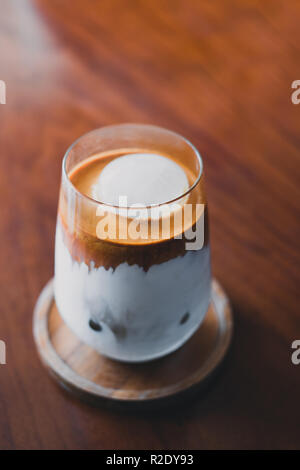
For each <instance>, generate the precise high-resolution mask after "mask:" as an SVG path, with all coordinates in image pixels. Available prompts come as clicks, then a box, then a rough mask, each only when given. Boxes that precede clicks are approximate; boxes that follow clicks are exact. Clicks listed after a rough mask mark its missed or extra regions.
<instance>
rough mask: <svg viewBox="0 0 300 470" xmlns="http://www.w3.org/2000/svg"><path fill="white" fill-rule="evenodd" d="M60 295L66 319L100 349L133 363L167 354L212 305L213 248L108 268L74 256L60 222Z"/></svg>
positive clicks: (58, 300) (57, 291) (57, 268)
mask: <svg viewBox="0 0 300 470" xmlns="http://www.w3.org/2000/svg"><path fill="white" fill-rule="evenodd" d="M55 299H56V303H57V307H58V309H59V312H60V314H61V315H62V317H63V319H64V320H65V322H66V324H67V325H68V326H69V327H70V328H71V329H72V330H73V332H74V333H75V334H76V335H77V336H78V337H79V338H80V339H81V340H82V341H84V342H85V343H87V344H89V345H90V346H92V347H93V348H94V349H96V350H97V351H99V352H100V353H102V354H104V355H106V356H108V357H111V358H114V359H118V360H121V361H128V362H142V361H147V360H151V359H155V358H157V357H160V356H164V355H165V354H167V353H169V352H171V351H174V350H176V349H177V348H179V347H180V346H181V345H182V344H183V343H185V342H186V341H187V339H188V338H189V337H190V336H191V335H192V334H193V333H194V332H195V330H196V329H197V328H198V327H199V325H200V323H201V322H202V320H203V318H204V316H205V313H206V311H207V309H208V305H209V301H210V253H209V247H204V248H202V249H201V250H199V251H187V252H186V254H185V255H184V256H179V257H177V258H174V259H171V260H169V261H166V262H164V263H162V264H157V265H153V266H151V267H150V269H149V270H148V271H147V272H145V271H144V269H143V268H142V267H139V266H137V265H133V266H129V265H128V264H127V263H122V264H120V265H119V266H117V268H116V269H115V270H113V269H112V268H111V269H108V270H106V269H105V268H104V267H98V268H96V267H95V266H94V264H93V263H92V264H91V265H90V266H87V265H86V264H85V263H84V262H82V263H78V262H76V261H74V260H73V259H72V257H71V255H70V253H69V250H68V248H67V247H66V245H65V243H64V240H63V233H62V229H61V226H60V223H58V225H57V231H56V255H55ZM90 320H92V321H93V322H94V323H96V324H97V325H100V328H101V331H95V330H94V329H92V328H91V326H90Z"/></svg>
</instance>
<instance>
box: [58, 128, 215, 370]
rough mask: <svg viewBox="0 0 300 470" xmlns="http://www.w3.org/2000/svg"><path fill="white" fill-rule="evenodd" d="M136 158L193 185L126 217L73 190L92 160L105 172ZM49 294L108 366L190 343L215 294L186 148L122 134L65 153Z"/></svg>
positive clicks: (136, 133)
mask: <svg viewBox="0 0 300 470" xmlns="http://www.w3.org/2000/svg"><path fill="white" fill-rule="evenodd" d="M141 152H144V153H145V152H147V153H148V154H159V155H162V156H166V157H168V158H171V159H172V161H173V162H175V163H176V164H177V165H178V166H180V168H183V169H184V171H185V173H186V174H187V175H188V181H189V184H188V187H187V188H185V191H184V192H183V194H180V195H179V196H177V197H176V198H173V199H172V200H170V201H161V202H159V203H157V204H152V205H151V206H140V207H134V208H129V207H127V206H126V204H124V203H123V202H124V199H123V200H122V201H123V202H122V204H118V205H112V204H107V203H105V202H103V201H101V200H96V199H94V198H93V197H91V196H90V195H87V194H84V193H83V192H82V191H81V189H80V185H79V184H77V182H76V181H75V180H76V178H74V174H79V175H80V172H79V173H78V172H77V173H76V171H77V169H78V168H81V169H85V168H88V164H89V162H91V161H92V160H93V159H95V158H96V159H103V162H106V161H107V159H109V161H112V160H113V159H114V158H117V157H118V156H120V155H124V154H131V153H134V154H136V153H141ZM82 171H83V170H82ZM164 176H165V178H166V180H167V179H168V175H167V174H166V175H164ZM146 183H147V182H146V181H145V184H146ZM153 190H155V188H153ZM122 196H126V195H122ZM103 221H105V223H103ZM152 229H153V230H152ZM54 290H55V300H56V304H57V307H58V310H59V312H60V314H61V316H62V318H63V319H64V321H65V322H66V324H67V325H68V326H69V327H70V329H71V330H73V332H74V333H75V334H76V335H77V336H78V337H79V338H80V339H81V340H82V341H83V342H85V343H86V344H88V345H90V346H91V347H93V348H94V349H96V350H97V351H99V353H101V354H103V355H105V356H107V357H110V358H112V359H116V360H120V361H126V362H143V361H148V360H152V359H155V358H159V357H161V356H164V355H166V354H168V353H170V352H172V351H174V350H176V349H178V348H179V347H180V346H181V345H183V344H184V343H185V342H186V341H187V340H188V339H189V338H190V336H191V335H192V334H193V333H194V332H195V331H196V330H197V328H198V327H199V326H200V324H201V322H202V321H203V319H204V316H205V314H206V312H207V309H208V306H209V302H210V294H211V271H210V249H209V240H208V222H207V204H206V199H205V193H204V188H203V164H202V160H201V157H200V155H199V153H198V151H197V150H196V149H195V147H194V146H193V145H192V144H191V143H190V142H188V141H187V140H186V139H185V138H183V137H182V136H180V135H178V134H176V133H174V132H171V131H168V130H166V129H162V128H159V127H156V126H149V125H140V124H123V125H115V126H109V127H104V128H101V129H97V130H95V131H92V132H89V133H88V134H86V135H84V136H82V137H81V138H79V139H78V140H77V141H76V142H75V143H74V144H73V145H72V146H71V147H70V148H69V149H68V151H67V153H66V155H65V157H64V159H63V165H62V181H61V189H60V197H59V207H58V217H57V229H56V246H55V282H54Z"/></svg>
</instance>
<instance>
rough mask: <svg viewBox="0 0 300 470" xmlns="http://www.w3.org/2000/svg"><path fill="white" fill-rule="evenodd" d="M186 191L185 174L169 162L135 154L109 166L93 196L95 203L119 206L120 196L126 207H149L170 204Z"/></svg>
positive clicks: (116, 160)
mask: <svg viewBox="0 0 300 470" xmlns="http://www.w3.org/2000/svg"><path fill="white" fill-rule="evenodd" d="M188 187H189V182H188V179H187V176H186V174H185V172H184V170H183V169H182V168H181V167H180V166H179V165H178V164H177V163H175V162H174V161H173V160H171V159H170V158H167V157H163V156H162V155H157V154H150V153H135V154H129V155H124V156H122V157H119V158H116V159H115V160H113V161H111V162H110V163H108V164H107V165H106V166H105V167H104V169H103V170H102V171H101V173H100V175H99V178H98V181H97V182H96V184H94V185H93V188H92V193H93V198H94V199H96V200H98V201H101V202H104V203H106V204H112V205H114V206H118V205H119V197H120V196H121V197H124V196H125V197H126V198H127V204H126V205H127V206H131V205H132V204H138V205H144V206H150V205H153V204H162V203H166V202H168V201H171V200H173V199H175V198H177V197H179V196H181V195H182V194H184V193H185V192H186V191H187V189H188ZM122 205H123V204H122Z"/></svg>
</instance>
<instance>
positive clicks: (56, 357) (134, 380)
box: [33, 280, 233, 406]
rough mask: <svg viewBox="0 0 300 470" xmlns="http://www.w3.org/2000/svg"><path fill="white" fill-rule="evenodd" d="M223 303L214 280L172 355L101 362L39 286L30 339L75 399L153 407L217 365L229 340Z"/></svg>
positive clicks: (228, 315) (194, 384) (197, 381)
mask: <svg viewBox="0 0 300 470" xmlns="http://www.w3.org/2000/svg"><path fill="white" fill-rule="evenodd" d="M232 328H233V324H232V315H231V308H230V305H229V302H228V299H227V297H226V295H225V293H224V291H223V289H222V288H221V286H220V285H219V284H218V283H217V281H215V280H214V281H213V283H212V301H211V304H210V307H209V310H208V312H207V314H206V317H205V320H204V322H203V323H202V325H201V327H200V328H199V329H198V331H197V332H196V333H195V334H194V335H193V336H192V338H191V339H190V340H189V341H188V342H187V343H186V344H185V345H184V346H182V347H181V348H180V349H179V350H178V351H176V352H174V353H172V354H169V355H168V356H165V357H164V358H162V359H157V360H154V361H151V362H147V363H143V364H126V363H121V362H117V361H114V360H110V359H107V358H106V357H104V356H102V355H100V354H99V353H97V352H96V351H95V350H93V349H92V348H91V347H89V346H87V345H86V344H84V343H82V342H81V341H80V340H79V339H78V338H77V336H75V335H74V333H72V331H71V330H70V329H69V328H68V327H67V326H66V324H65V323H64V321H63V320H62V318H61V316H60V315H59V313H58V310H57V308H56V304H55V301H54V297H53V281H52V280H51V281H49V283H48V284H47V285H46V286H45V287H44V289H43V291H42V292H41V294H40V297H39V299H38V301H37V304H36V306H35V310H34V319H33V330H34V338H35V342H36V345H37V349H38V352H39V355H40V357H41V359H42V362H43V363H44V364H45V366H46V367H47V368H48V369H49V371H50V372H51V374H52V375H54V377H55V378H56V379H57V380H58V381H59V382H60V384H62V385H63V386H64V387H65V388H67V389H69V390H71V391H72V392H73V393H75V394H77V395H78V396H79V397H81V398H83V399H86V400H89V401H92V402H98V401H103V400H106V401H107V402H108V401H109V402H110V403H112V404H113V403H115V404H118V405H120V404H124V405H125V404H126V405H127V406H128V405H129V404H135V405H138V404H140V405H144V404H150V403H152V404H157V403H158V402H160V403H161V402H162V400H168V402H170V399H171V400H172V399H173V398H174V397H177V398H178V396H179V395H182V394H183V392H187V391H191V390H194V391H195V390H196V389H197V390H198V387H199V386H201V385H203V383H204V382H205V381H206V379H207V378H208V377H209V376H211V374H212V372H213V371H215V369H216V368H217V366H218V365H219V364H220V363H221V361H222V359H223V358H224V356H225V353H226V352H227V350H228V347H229V344H230V340H231V336H232Z"/></svg>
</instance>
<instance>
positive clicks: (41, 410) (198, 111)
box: [0, 0, 300, 449]
mask: <svg viewBox="0 0 300 470" xmlns="http://www.w3.org/2000/svg"><path fill="white" fill-rule="evenodd" d="M299 17H300V5H299V2H297V1H296V0H290V1H289V2H285V1H284V0H274V1H273V2H256V1H255V2H253V1H252V0H245V1H243V2H238V1H234V0H225V1H223V0H216V1H214V2H211V1H209V0H207V1H201V2H200V1H199V2H198V1H196V0H191V1H190V2H185V1H183V0H180V1H179V0H169V1H166V0H151V1H150V0H143V1H138V0H136V1H134V2H133V1H129V0H101V1H95V0H85V1H83V0H73V1H72V2H70V1H67V0H51V1H50V0H31V1H29V0H27V1H22V2H20V1H19V0H2V1H1V15H0V53H1V57H0V79H2V80H5V81H6V84H7V104H6V105H0V120H1V125H0V143H1V157H0V195H1V225H0V237H1V245H0V246H1V248H0V253H1V264H0V266H1V268H0V289H1V291H0V292H1V315H0V339H2V340H5V341H6V344H7V365H5V366H0V417H1V419H0V448H2V449H11V448H19V449H21V448H22V449H23V448H25V449H37V448H40V449H44V448H52V449H61V448H63V449H77V448H82V449H94V448H98V449H101V448H107V449H114V448H118V449H133V448H138V449H143V448H148V449H161V448H163V449H170V448H173V449H174V448H175V449H176V448H178V449H182V448H190V449H201V448H205V449H214V448H299V447H300V407H299V390H300V368H299V367H300V366H294V365H293V364H292V363H291V352H292V351H291V343H292V341H293V340H294V339H300V313H299V301H298V298H299V261H300V259H299V258H300V251H299V236H300V228H299V206H300V202H299V201H300V197H299V196H300V194H299V176H300V165H299V145H300V137H299V122H300V105H298V106H296V105H293V104H292V103H291V99H290V95H291V83H292V81H294V80H296V79H300V77H299V63H300V32H299ZM117 122H145V123H153V124H156V125H160V126H164V127H168V128H170V129H173V130H175V131H178V132H180V133H181V134H183V135H184V136H186V137H187V138H189V139H190V140H191V141H192V142H193V143H194V144H195V145H196V146H197V147H198V148H199V150H200V152H201V154H202V156H203V159H204V165H205V174H206V189H207V193H208V198H209V205H210V224H211V242H212V255H213V269H214V274H215V276H216V277H217V278H218V279H219V280H220V281H221V283H222V284H223V285H224V287H225V289H226V291H227V292H228V293H229V295H230V297H231V300H232V302H233V306H234V314H235V337H234V341H233V347H232V349H231V351H230V353H229V357H228V361H227V364H226V367H225V368H224V370H223V371H222V373H221V374H220V376H219V377H218V378H217V380H216V381H215V383H214V384H213V385H212V386H211V387H210V388H209V390H208V391H207V392H206V393H205V395H204V396H201V397H199V398H198V399H197V400H194V401H193V402H192V403H191V402H189V403H187V404H186V406H182V407H178V409H177V410H175V411H174V410H172V411H171V410H168V409H166V410H165V411H164V412H163V413H162V412H159V413H157V414H155V413H153V414H151V416H145V415H143V414H130V415H126V414H121V413H118V412H113V411H108V410H102V409H93V408H91V407H89V406H88V405H83V404H82V403H80V402H78V401H77V400H76V399H71V398H70V396H69V395H68V394H66V393H64V392H62V391H61V390H60V389H59V388H58V387H57V386H56V384H55V383H54V382H53V381H52V380H51V379H50V378H49V377H48V374H47V372H46V371H45V370H44V368H43V366H42V365H41V363H40V361H39V359H38V356H37V354H36V350H35V347H34V341H33V337H32V331H31V323H32V310H33V306H34V303H35V301H36V299H37V296H38V294H39V291H40V290H41V288H42V286H43V285H44V284H45V283H46V281H47V280H48V279H49V278H50V277H51V276H52V273H53V242H54V229H55V217H56V207H57V197H58V189H59V179H60V166H61V158H62V156H63V154H64V152H65V150H66V148H67V147H68V146H69V144H70V143H71V142H73V141H74V140H75V139H76V138H77V137H79V136H80V135H81V134H83V133H84V132H86V131H88V130H90V129H93V128H96V127H99V126H102V125H107V124H112V123H117Z"/></svg>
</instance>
